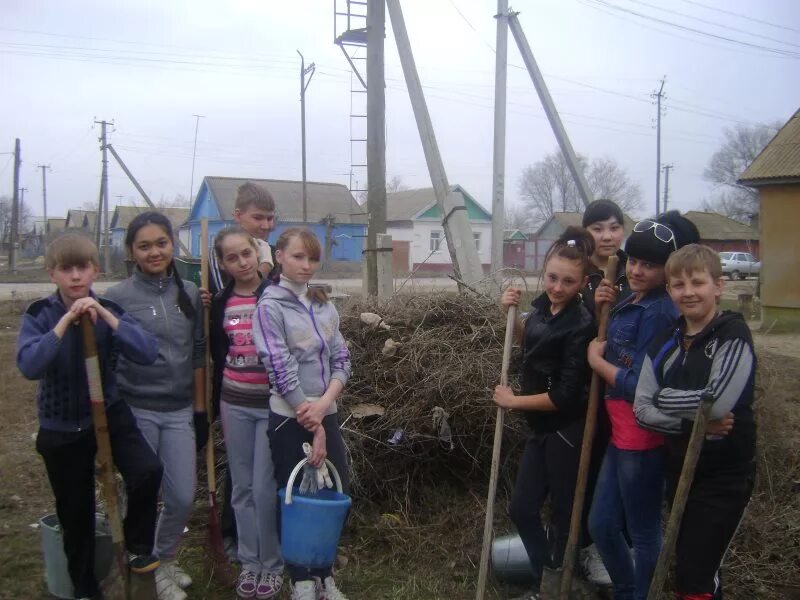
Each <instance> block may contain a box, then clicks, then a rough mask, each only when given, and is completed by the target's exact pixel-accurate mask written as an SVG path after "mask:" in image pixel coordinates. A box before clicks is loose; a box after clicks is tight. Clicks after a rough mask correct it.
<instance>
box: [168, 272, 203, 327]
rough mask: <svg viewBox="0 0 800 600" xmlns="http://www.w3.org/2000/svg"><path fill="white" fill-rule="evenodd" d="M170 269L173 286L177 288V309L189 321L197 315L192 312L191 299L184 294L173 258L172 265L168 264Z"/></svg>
mask: <svg viewBox="0 0 800 600" xmlns="http://www.w3.org/2000/svg"><path fill="white" fill-rule="evenodd" d="M170 269H172V277H173V279H175V285H177V286H178V308H180V309H181V312H182V313H183V314H184V315H185V316H186V318H187V319H189V320H190V321H191V320H192V319H194V318H195V316H196V315H197V313H196V312H195V310H194V304H192V299H191V298H189V294H187V293H186V289H185V288H184V287H183V279H182V278H181V275H180V273H178V269H177V268H176V267H175V259H174V258H173V259H172V263H170Z"/></svg>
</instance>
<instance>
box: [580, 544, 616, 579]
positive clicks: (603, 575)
mask: <svg viewBox="0 0 800 600" xmlns="http://www.w3.org/2000/svg"><path fill="white" fill-rule="evenodd" d="M581 563H582V564H583V571H584V573H585V574H586V579H588V580H589V581H590V582H591V583H593V584H595V585H606V586H608V585H611V576H610V575H609V574H608V571H606V566H605V565H604V564H603V559H602V558H600V553H599V552H598V551H597V546H596V545H595V544H592V545H591V546H587V547H586V548H584V549H583V550H581Z"/></svg>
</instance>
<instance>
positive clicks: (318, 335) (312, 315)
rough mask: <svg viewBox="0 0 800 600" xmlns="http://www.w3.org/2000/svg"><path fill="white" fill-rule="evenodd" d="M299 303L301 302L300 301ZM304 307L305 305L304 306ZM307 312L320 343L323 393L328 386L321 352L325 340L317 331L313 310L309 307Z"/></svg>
mask: <svg viewBox="0 0 800 600" xmlns="http://www.w3.org/2000/svg"><path fill="white" fill-rule="evenodd" d="M300 304H303V303H302V302H301V303H300ZM304 308H305V306H304ZM306 310H308V313H309V314H310V315H311V323H312V324H313V325H314V331H316V333H317V337H318V338H319V341H320V343H321V344H322V346H321V347H320V349H319V367H320V380H321V381H322V393H323V394H324V393H325V390H326V389H327V387H328V386H326V385H325V362H324V361H323V360H322V353H323V352H324V351H325V340H324V339H323V337H322V334H321V333H320V332H319V328H318V327H317V320H316V319H315V318H314V311H313V310H311V309H310V308H309V309H306Z"/></svg>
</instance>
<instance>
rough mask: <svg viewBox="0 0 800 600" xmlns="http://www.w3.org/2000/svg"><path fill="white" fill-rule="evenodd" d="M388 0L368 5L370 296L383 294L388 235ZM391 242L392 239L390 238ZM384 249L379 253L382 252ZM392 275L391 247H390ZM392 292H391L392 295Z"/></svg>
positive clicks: (369, 0) (368, 276)
mask: <svg viewBox="0 0 800 600" xmlns="http://www.w3.org/2000/svg"><path fill="white" fill-rule="evenodd" d="M385 37H386V6H385V4H384V0H368V2H367V215H368V226H367V252H366V253H365V256H366V261H365V262H366V269H367V294H369V295H370V296H375V295H382V294H381V288H382V286H381V281H380V276H379V273H378V271H379V265H378V263H379V262H380V261H381V260H382V256H383V254H386V252H384V251H383V250H384V249H383V248H382V247H380V246H379V245H378V236H379V235H381V234H385V233H386V84H385V80H384V39H385ZM389 241H390V242H391V237H389ZM379 248H381V250H380V251H379V250H378V249H379ZM388 254H389V272H390V273H391V244H390V246H389V252H388ZM390 293H391V292H390Z"/></svg>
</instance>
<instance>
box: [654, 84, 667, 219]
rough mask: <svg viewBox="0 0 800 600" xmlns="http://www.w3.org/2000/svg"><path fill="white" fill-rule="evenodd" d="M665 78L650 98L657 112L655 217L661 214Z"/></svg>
mask: <svg viewBox="0 0 800 600" xmlns="http://www.w3.org/2000/svg"><path fill="white" fill-rule="evenodd" d="M666 79H667V78H666V76H664V77H662V78H661V87H660V88H659V89H658V92H653V93H652V94H651V95H650V97H651V98H655V99H656V106H657V107H658V112H657V114H656V216H658V215H659V214H661V205H660V202H661V100H662V99H664V82H665V81H666Z"/></svg>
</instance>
